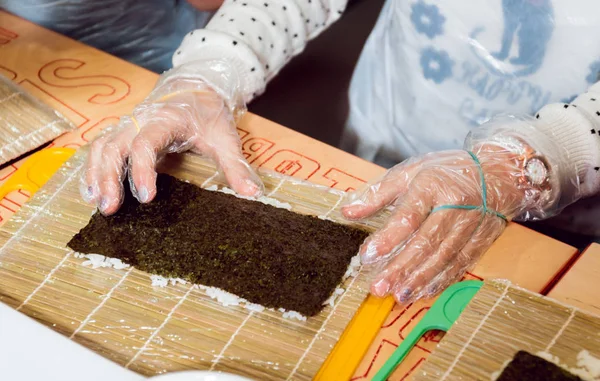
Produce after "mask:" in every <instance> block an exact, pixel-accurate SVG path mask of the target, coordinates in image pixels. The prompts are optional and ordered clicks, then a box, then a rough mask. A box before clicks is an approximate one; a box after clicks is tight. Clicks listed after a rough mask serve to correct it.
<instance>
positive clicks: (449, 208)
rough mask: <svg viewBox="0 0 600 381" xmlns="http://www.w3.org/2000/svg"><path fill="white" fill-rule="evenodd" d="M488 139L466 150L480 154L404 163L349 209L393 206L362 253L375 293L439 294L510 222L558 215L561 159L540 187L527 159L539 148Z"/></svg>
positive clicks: (349, 213) (355, 212) (405, 298)
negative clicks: (531, 178) (526, 177)
mask: <svg viewBox="0 0 600 381" xmlns="http://www.w3.org/2000/svg"><path fill="white" fill-rule="evenodd" d="M488 132H489V131H488ZM495 132H496V133H498V131H497V130H495ZM480 134H481V133H480ZM487 138H488V139H489V140H488V141H487V142H477V141H474V140H473V139H471V140H470V143H469V144H468V145H470V147H466V149H468V150H469V152H471V153H473V154H474V156H471V155H470V153H469V152H467V151H444V152H438V153H432V154H429V155H426V156H424V157H421V158H415V159H410V160H408V161H407V162H405V163H402V164H399V165H397V166H395V167H393V168H392V169H390V170H389V171H388V172H387V173H386V174H385V175H384V176H383V178H382V179H381V180H380V181H377V182H375V183H374V184H373V185H369V186H367V187H366V188H365V189H364V190H360V191H358V192H356V193H355V194H354V195H352V196H351V198H350V201H349V202H348V203H347V204H346V205H345V206H344V207H343V208H342V213H343V215H344V216H345V217H346V218H348V219H351V220H358V219H363V218H366V217H368V216H371V215H373V214H375V213H376V212H378V211H380V210H382V209H383V208H386V207H389V208H390V209H391V216H390V218H389V220H388V221H387V223H386V224H385V226H384V227H383V228H381V229H380V230H379V231H377V232H376V233H374V234H373V235H371V236H370V237H369V238H367V240H366V241H365V243H364V244H363V246H362V247H361V250H360V255H361V260H362V262H363V264H364V265H367V266H371V267H372V268H373V270H374V272H375V273H376V275H375V277H374V280H373V283H372V286H371V292H372V293H373V294H374V295H376V296H379V297H383V296H386V295H388V294H392V295H393V296H394V298H395V299H396V300H397V301H398V302H399V303H402V304H406V303H410V302H413V301H415V300H417V299H420V298H423V297H431V296H434V295H436V294H437V293H438V292H440V291H442V290H443V289H444V288H446V287H447V286H449V285H450V284H451V283H453V282H454V281H457V280H460V278H461V277H462V276H463V275H464V273H465V272H466V271H467V270H469V269H470V268H471V267H473V265H474V264H475V263H476V262H477V260H478V259H479V258H480V257H481V256H482V254H483V253H485V251H486V250H487V249H488V248H489V247H490V246H491V244H492V243H493V242H494V240H495V239H496V238H497V237H498V236H499V235H500V234H501V233H502V231H503V230H504V228H505V227H506V224H507V221H510V220H511V219H512V218H514V217H517V216H525V217H527V218H530V219H533V218H537V217H540V216H542V217H543V216H547V215H549V214H551V213H553V210H554V211H555V210H556V205H557V203H558V200H559V198H560V192H559V188H560V185H559V184H558V183H557V182H556V181H555V180H556V172H558V170H559V168H558V167H559V166H560V165H559V164H561V161H560V158H559V157H556V156H557V155H555V157H550V158H549V160H548V163H551V164H550V172H549V177H548V179H549V180H548V182H547V183H546V186H537V185H536V186H534V185H532V184H530V183H528V182H526V181H523V163H524V157H525V156H524V155H525V152H527V149H531V147H527V143H524V142H523V144H522V145H521V143H520V142H522V141H521V140H519V141H518V142H519V143H515V142H517V140H514V139H512V138H511V137H510V136H507V135H506V131H503V132H500V133H498V134H497V135H496V136H495V137H494V138H493V139H492V138H490V136H487ZM559 151H560V149H556V152H559ZM563 162H564V161H563ZM563 167H564V165H563ZM563 169H564V168H563ZM573 172H574V173H576V172H577V171H573ZM482 175H483V176H484V178H485V187H486V188H485V191H484V190H483V188H482V184H483V182H482V177H481V176H482ZM484 194H485V195H486V202H487V204H486V205H485V206H484V205H483V195H484ZM455 206H459V207H458V208H455ZM536 216H537V217H536Z"/></svg>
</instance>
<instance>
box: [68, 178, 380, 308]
mask: <svg viewBox="0 0 600 381" xmlns="http://www.w3.org/2000/svg"><path fill="white" fill-rule="evenodd" d="M126 188H128V185H127V184H126ZM157 188H158V192H157V197H156V199H155V200H154V201H152V202H150V203H148V204H139V203H138V202H137V200H136V199H135V198H134V197H133V196H131V192H129V189H126V192H125V194H126V196H125V200H124V203H123V206H122V207H121V209H120V210H119V211H118V212H117V213H116V214H114V215H112V216H109V217H105V216H103V215H101V214H100V213H95V214H94V215H93V217H92V219H91V220H90V222H89V224H88V225H87V226H86V227H85V228H83V229H82V230H81V231H80V232H79V233H78V234H77V235H75V236H74V237H73V239H72V240H71V241H70V242H69V243H68V246H69V247H70V248H71V249H73V250H74V251H76V252H80V253H85V254H92V253H93V254H102V255H104V256H107V257H112V258H119V259H121V260H122V261H123V262H125V263H127V264H130V265H132V266H134V267H136V268H137V269H140V270H143V271H146V272H149V273H153V274H158V275H162V276H165V277H173V278H183V279H186V280H188V281H190V282H193V283H195V284H201V285H205V286H212V287H218V288H221V289H223V290H225V291H228V292H230V293H233V294H235V295H238V296H240V297H243V298H245V299H247V300H248V301H250V302H252V303H258V304H261V305H263V306H265V307H273V308H285V309H286V310H292V311H297V312H300V313H301V314H303V315H305V316H314V315H316V314H317V313H318V312H319V311H321V310H322V309H323V303H324V302H325V301H326V300H327V299H328V298H329V296H330V295H331V294H332V292H333V291H334V290H335V288H336V287H337V286H338V285H339V284H340V282H341V281H342V277H343V275H344V273H345V272H346V270H347V268H348V265H349V263H350V260H351V258H352V257H353V256H354V255H356V254H357V252H358V249H359V247H360V244H361V243H362V241H363V240H364V239H365V238H366V237H367V235H368V234H367V233H366V232H364V231H362V230H359V229H355V228H352V227H349V226H344V225H341V224H337V223H334V222H331V221H326V220H321V219H319V218H317V217H313V216H306V215H301V214H297V213H293V212H290V211H288V210H285V209H281V208H275V207H273V206H270V205H265V204H263V203H260V202H256V201H250V200H244V199H240V198H237V197H235V196H232V195H228V194H224V193H221V192H214V191H207V190H204V189H201V188H199V187H197V186H195V185H192V184H189V183H186V182H184V181H181V180H177V179H175V178H174V177H172V176H169V175H165V174H159V175H158V179H157Z"/></svg>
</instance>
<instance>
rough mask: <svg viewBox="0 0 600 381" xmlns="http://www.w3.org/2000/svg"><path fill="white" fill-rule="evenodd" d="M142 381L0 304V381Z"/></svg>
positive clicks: (139, 377)
mask: <svg viewBox="0 0 600 381" xmlns="http://www.w3.org/2000/svg"><path fill="white" fill-rule="evenodd" d="M144 379H145V377H143V376H141V375H139V374H137V373H134V372H131V371H129V370H127V369H125V368H123V367H121V366H119V365H118V364H116V363H113V362H111V361H109V360H107V359H105V358H104V357H102V356H100V355H98V354H96V353H94V352H92V351H91V350H89V349H87V348H85V347H83V346H81V345H79V344H77V343H75V342H73V341H71V340H69V339H67V338H66V337H64V336H62V335H61V334H59V333H57V332H54V331H53V330H51V329H49V328H47V327H45V326H43V325H42V324H40V323H38V322H36V321H35V320H33V319H31V318H29V317H28V316H26V315H24V314H22V313H20V312H17V311H15V310H14V309H12V308H10V307H8V306H6V305H5V304H2V303H0V380H7V381H8V380H15V381H16V380H20V381H55V380H56V381H81V380H86V381H109V380H110V381H137V380H144Z"/></svg>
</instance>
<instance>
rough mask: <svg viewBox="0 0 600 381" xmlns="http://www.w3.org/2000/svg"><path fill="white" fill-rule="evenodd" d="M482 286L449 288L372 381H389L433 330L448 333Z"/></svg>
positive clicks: (470, 283) (465, 284)
mask: <svg viewBox="0 0 600 381" xmlns="http://www.w3.org/2000/svg"><path fill="white" fill-rule="evenodd" d="M482 285H483V282H481V281H478V280H465V281H463V282H459V283H455V284H453V285H452V286H450V287H448V288H447V289H446V291H444V292H443V293H442V294H441V295H440V297H439V298H438V299H437V300H436V301H435V303H434V304H433V306H431V308H430V309H429V311H427V313H426V314H425V316H423V319H421V321H420V322H419V323H418V324H417V326H416V327H415V328H414V329H413V330H412V331H411V332H410V333H409V334H408V336H406V338H405V339H404V340H403V341H402V343H401V344H400V346H399V347H398V348H396V350H395V351H394V353H393V354H392V356H390V358H389V359H388V360H387V361H386V362H385V364H383V367H381V369H380V370H379V372H377V374H376V375H375V377H373V380H372V381H385V380H387V378H388V377H389V376H390V375H391V374H392V372H393V371H394V369H396V367H397V366H398V365H399V364H400V363H401V362H402V360H404V358H405V357H406V355H407V354H408V352H410V350H411V349H412V348H413V347H414V346H415V344H416V343H417V342H418V341H419V340H420V339H421V337H422V336H423V335H424V334H425V333H427V332H429V331H432V330H439V331H444V332H447V331H448V330H449V329H450V327H451V326H452V324H454V322H455V321H456V320H457V319H458V317H459V316H460V314H461V313H462V311H463V310H464V309H465V307H466V306H467V304H469V302H470V301H471V299H473V296H475V294H476V293H477V291H479V289H480V288H481V286H482Z"/></svg>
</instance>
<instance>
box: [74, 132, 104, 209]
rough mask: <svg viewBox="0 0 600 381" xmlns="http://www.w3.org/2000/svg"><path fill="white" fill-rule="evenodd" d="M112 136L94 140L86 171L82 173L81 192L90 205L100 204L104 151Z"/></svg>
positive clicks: (87, 159)
mask: <svg viewBox="0 0 600 381" xmlns="http://www.w3.org/2000/svg"><path fill="white" fill-rule="evenodd" d="M109 138H110V136H103V137H100V138H98V139H96V140H94V141H93V142H92V144H91V146H90V151H89V153H88V156H87V158H86V163H85V169H84V171H83V173H82V176H81V179H80V184H79V192H80V193H81V197H83V200H84V201H85V202H87V203H89V204H98V202H99V200H98V196H99V195H100V186H99V185H98V184H99V180H100V171H101V168H102V166H103V160H102V151H103V150H104V146H105V144H106V143H107V142H108V140H109Z"/></svg>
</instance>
